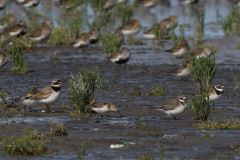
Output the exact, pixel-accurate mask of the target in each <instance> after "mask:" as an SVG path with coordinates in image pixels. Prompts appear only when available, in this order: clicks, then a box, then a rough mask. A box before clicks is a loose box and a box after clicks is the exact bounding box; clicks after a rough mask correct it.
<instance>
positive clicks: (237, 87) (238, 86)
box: [0, 77, 240, 96]
mask: <svg viewBox="0 0 240 160" xmlns="http://www.w3.org/2000/svg"><path fill="white" fill-rule="evenodd" d="M233 80H234V85H235V86H236V88H235V89H238V90H240V83H239V82H238V79H237V77H233ZM0 93H1V92H0ZM0 96H1V94H0Z"/></svg>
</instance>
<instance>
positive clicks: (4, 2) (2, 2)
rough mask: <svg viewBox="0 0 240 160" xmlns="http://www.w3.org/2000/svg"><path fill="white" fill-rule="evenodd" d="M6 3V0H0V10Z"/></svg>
mask: <svg viewBox="0 0 240 160" xmlns="http://www.w3.org/2000/svg"><path fill="white" fill-rule="evenodd" d="M6 4H7V1H6V0H0V10H1V9H4V8H5V6H6Z"/></svg>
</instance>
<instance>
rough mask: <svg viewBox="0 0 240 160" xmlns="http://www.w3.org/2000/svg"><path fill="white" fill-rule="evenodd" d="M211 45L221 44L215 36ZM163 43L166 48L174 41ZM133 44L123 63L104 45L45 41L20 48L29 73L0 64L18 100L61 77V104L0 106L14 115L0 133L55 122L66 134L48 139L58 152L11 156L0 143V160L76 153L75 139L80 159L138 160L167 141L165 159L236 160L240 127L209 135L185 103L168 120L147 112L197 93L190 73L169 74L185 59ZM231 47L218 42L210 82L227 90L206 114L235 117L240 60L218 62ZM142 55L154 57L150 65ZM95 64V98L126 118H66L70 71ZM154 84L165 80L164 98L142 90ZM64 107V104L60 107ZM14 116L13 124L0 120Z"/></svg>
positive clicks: (2, 80) (5, 85) (0, 78)
mask: <svg viewBox="0 0 240 160" xmlns="http://www.w3.org/2000/svg"><path fill="white" fill-rule="evenodd" d="M212 41H213V40H212ZM209 42H210V43H211V40H209ZM215 42H216V41H215ZM216 43H219V44H220V43H224V42H222V40H219V41H217V42H216ZM167 45H169V46H170V45H171V42H169V43H168V44H167ZM131 47H132V48H131V52H132V57H131V59H130V61H129V62H128V63H127V64H125V65H123V66H122V67H118V66H117V65H115V64H112V63H111V62H110V61H107V60H106V59H105V57H104V54H103V51H102V49H101V47H98V46H96V47H92V48H90V49H89V50H88V51H87V52H86V53H82V51H81V50H77V49H73V48H72V47H43V48H39V49H37V50H34V51H25V52H24V56H25V59H26V60H27V62H28V66H29V69H30V72H29V73H27V74H13V73H11V68H12V67H13V63H12V62H9V63H8V65H6V66H5V67H4V68H2V69H1V71H0V84H1V88H2V89H3V90H4V91H6V92H11V93H12V94H13V96H14V97H15V98H17V97H19V96H20V95H22V94H24V93H25V92H26V91H27V90H28V89H29V88H31V87H34V86H35V87H37V88H38V89H42V88H44V87H45V86H47V85H49V84H50V83H51V81H52V79H54V78H59V79H61V81H62V83H63V88H62V95H61V98H60V100H59V102H57V103H55V104H53V105H50V109H51V110H53V111H54V112H53V113H41V112H40V111H41V110H42V109H43V108H42V107H43V106H38V107H35V108H33V109H35V111H34V112H25V113H24V114H25V118H20V117H18V115H19V113H21V112H22V108H21V106H19V107H17V108H6V107H4V105H1V107H0V108H1V113H2V114H6V113H8V114H10V115H13V117H12V118H1V122H2V123H1V124H0V128H1V134H4V135H8V136H10V135H18V136H22V135H23V134H24V133H23V132H22V129H23V128H26V127H29V126H31V127H32V128H33V129H37V130H38V131H39V132H49V131H50V126H51V125H52V124H53V123H57V122H62V123H63V124H64V126H65V128H66V131H67V132H68V135H67V136H59V137H56V139H53V140H45V142H46V145H47V148H48V149H49V150H55V151H56V152H54V153H52V152H51V153H50V152H48V154H46V155H42V156H9V155H6V154H5V153H4V152H3V151H2V150H1V149H0V157H1V159H2V158H4V159H26V157H27V158H28V159H77V150H78V149H79V144H80V143H83V144H84V145H85V149H86V155H85V159H109V160H110V159H111V160H112V159H120V157H122V158H123V159H139V157H140V156H142V155H145V156H149V157H152V158H157V156H158V153H159V150H158V147H159V145H162V146H163V147H164V150H165V151H164V154H165V158H166V159H172V158H173V157H178V158H179V159H217V157H220V158H221V159H239V154H240V153H239V151H236V150H235V149H233V148H231V147H230V145H233V144H238V145H239V143H240V141H239V134H240V131H239V130H207V132H208V133H210V134H212V133H214V136H213V137H202V133H203V132H202V131H201V130H198V129H196V128H195V127H193V126H192V125H193V124H199V123H201V122H199V121H197V120H194V117H195V115H194V113H193V112H192V111H191V110H189V109H186V111H185V112H184V113H183V114H182V115H180V116H178V117H177V119H178V120H171V119H170V117H168V116H166V115H164V114H163V113H162V112H160V111H155V110H152V108H153V107H158V106H162V105H163V104H164V103H165V102H166V101H168V100H170V99H172V98H176V97H178V96H179V95H182V94H185V95H187V96H188V98H189V99H190V95H191V94H192V93H196V92H197V91H196V86H195V83H194V82H193V81H192V80H191V77H188V78H185V79H183V80H180V78H177V77H173V76H171V75H169V74H168V73H167V71H169V70H172V69H175V68H176V67H177V66H178V65H180V64H182V63H184V60H182V59H175V57H173V56H171V55H169V54H168V53H164V52H163V51H156V50H154V49H152V48H151V46H147V45H145V46H131ZM166 47H167V46H166ZM235 51H236V50H232V51H231V50H230V51H229V52H227V50H226V49H224V48H223V49H222V51H221V52H220V53H219V54H218V55H216V61H217V62H218V71H217V74H216V75H215V78H214V80H213V82H212V84H216V83H219V82H221V83H223V84H224V85H225V87H226V88H227V90H226V92H225V94H224V96H223V97H222V99H220V100H219V101H217V102H216V103H215V107H214V108H211V113H210V116H209V119H210V120H212V119H214V118H215V117H216V118H217V119H218V120H219V121H221V118H220V117H221V115H223V114H224V115H225V119H232V118H240V113H239V107H240V105H239V92H237V89H234V88H235V86H234V81H233V77H234V76H236V75H239V74H240V71H239V68H238V65H235V64H234V63H232V62H230V63H228V62H226V61H223V62H219V61H218V60H219V59H221V58H220V57H221V56H220V55H221V54H222V57H225V56H227V53H229V54H233V53H234V52H235ZM54 52H57V53H58V56H59V59H58V60H49V59H50V57H51V55H52V54H53V53H54ZM150 53H152V55H151V56H149V55H150ZM144 57H146V59H149V60H151V63H149V61H146V59H144ZM162 57H165V58H166V57H168V61H169V63H168V62H166V63H162V62H159V61H161V60H162V59H163V58H162ZM232 59H234V58H232ZM93 66H97V67H98V68H99V71H100V73H101V75H102V77H103V79H104V80H106V81H107V87H104V88H103V89H102V90H97V91H96V93H95V94H96V101H98V102H99V101H109V102H112V103H115V104H117V105H118V106H119V110H120V112H121V114H122V115H123V117H121V116H119V114H118V113H106V114H104V115H103V117H102V118H101V117H100V115H99V114H94V115H93V116H90V117H86V118H81V119H78V118H75V117H71V116H70V113H69V111H73V110H72V105H73V104H72V103H71V102H70V100H69V93H68V89H67V88H68V86H67V83H68V80H69V78H70V73H71V74H73V75H77V74H78V73H79V71H80V70H81V69H83V70H85V69H89V68H92V67H93ZM159 83H162V84H163V85H164V86H165V89H166V95H165V96H148V95H146V94H145V93H146V92H148V91H149V90H155V89H156V87H157V85H158V84H159ZM123 93H125V94H123ZM129 93H138V94H139V93H140V95H131V94H129ZM63 105H65V106H67V109H62V108H61V107H62V106H63ZM142 117H144V119H145V121H144V122H143V123H142V124H140V123H139V119H140V118H142ZM11 121H12V122H13V123H12V124H13V125H8V126H6V125H5V123H10V122H11ZM112 144H123V145H124V147H122V148H110V146H111V145H112Z"/></svg>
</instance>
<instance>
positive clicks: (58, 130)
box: [50, 122, 67, 136]
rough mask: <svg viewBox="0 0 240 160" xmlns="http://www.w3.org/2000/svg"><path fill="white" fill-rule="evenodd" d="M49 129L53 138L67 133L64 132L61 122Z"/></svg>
mask: <svg viewBox="0 0 240 160" xmlns="http://www.w3.org/2000/svg"><path fill="white" fill-rule="evenodd" d="M50 128H51V132H52V133H53V134H54V135H55V136H62V135H67V131H66V130H65V128H64V127H63V124H62V123H61V122H58V123H53V124H52V126H51V127H50Z"/></svg>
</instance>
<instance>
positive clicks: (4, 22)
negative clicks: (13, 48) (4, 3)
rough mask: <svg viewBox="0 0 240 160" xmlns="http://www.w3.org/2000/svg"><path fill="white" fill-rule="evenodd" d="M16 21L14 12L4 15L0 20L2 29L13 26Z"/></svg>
mask: <svg viewBox="0 0 240 160" xmlns="http://www.w3.org/2000/svg"><path fill="white" fill-rule="evenodd" d="M14 23H15V17H14V15H13V14H11V13H9V14H8V15H7V17H4V18H3V19H1V21H0V29H4V28H6V27H9V26H12V25H13V24H14Z"/></svg>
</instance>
